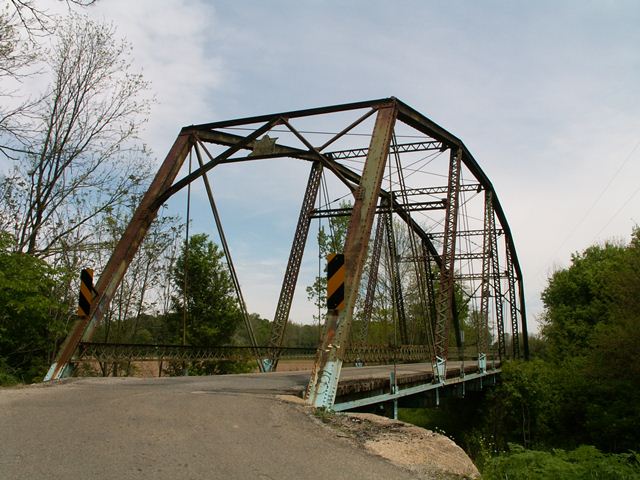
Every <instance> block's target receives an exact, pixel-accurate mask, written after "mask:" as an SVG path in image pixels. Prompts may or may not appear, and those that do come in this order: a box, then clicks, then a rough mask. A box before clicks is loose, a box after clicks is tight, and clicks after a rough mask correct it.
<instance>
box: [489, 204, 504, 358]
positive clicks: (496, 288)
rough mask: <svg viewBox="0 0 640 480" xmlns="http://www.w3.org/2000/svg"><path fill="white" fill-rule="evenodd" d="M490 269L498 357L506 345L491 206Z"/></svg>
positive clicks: (500, 279) (498, 261) (493, 218)
mask: <svg viewBox="0 0 640 480" xmlns="http://www.w3.org/2000/svg"><path fill="white" fill-rule="evenodd" d="M490 219H491V235H490V238H491V270H492V272H491V273H492V277H493V297H494V300H495V309H496V328H497V330H498V356H499V357H500V359H502V358H504V357H505V356H506V346H505V339H504V311H503V308H502V300H503V299H502V278H501V277H502V275H501V273H500V257H499V253H500V252H499V251H498V232H497V230H496V228H495V225H496V220H495V215H494V212H493V204H492V206H491V215H490Z"/></svg>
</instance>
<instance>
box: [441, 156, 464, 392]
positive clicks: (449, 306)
mask: <svg viewBox="0 0 640 480" xmlns="http://www.w3.org/2000/svg"><path fill="white" fill-rule="evenodd" d="M461 166H462V149H461V148H458V149H455V150H453V149H452V150H451V156H450V160H449V183H448V185H449V188H448V190H447V210H446V213H445V222H444V232H445V235H444V238H443V242H442V255H441V258H442V265H441V266H440V289H439V291H438V298H437V302H436V310H437V311H436V314H437V318H436V330H435V338H434V343H435V351H434V357H435V358H434V365H435V366H436V369H435V371H434V375H435V376H436V377H437V378H438V379H439V380H443V379H444V377H443V375H444V373H443V371H442V369H443V368H444V372H446V362H447V357H448V354H449V326H450V325H451V323H452V322H453V320H454V309H455V306H454V297H455V284H454V280H453V277H454V274H455V272H454V269H455V252H456V230H457V227H458V207H459V198H460V197H459V193H460V169H461Z"/></svg>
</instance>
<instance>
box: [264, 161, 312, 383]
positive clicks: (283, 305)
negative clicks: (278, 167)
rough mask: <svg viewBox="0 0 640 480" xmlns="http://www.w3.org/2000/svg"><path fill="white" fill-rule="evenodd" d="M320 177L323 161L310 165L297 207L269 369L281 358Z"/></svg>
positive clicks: (273, 329)
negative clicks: (298, 206) (297, 212)
mask: <svg viewBox="0 0 640 480" xmlns="http://www.w3.org/2000/svg"><path fill="white" fill-rule="evenodd" d="M321 178H322V163H320V162H319V161H316V162H314V163H313V165H312V166H311V172H310V173H309V180H308V181H307V188H306V190H305V193H304V197H303V200H302V206H301V207H300V215H299V216H298V225H297V226H296V231H295V234H294V236H293V243H292V245H291V252H290V253H289V261H288V263H287V269H286V271H285V274H284V279H283V280H282V287H281V289H280V298H279V299H278V306H277V307H276V313H275V315H274V317H273V323H272V325H271V336H270V338H269V347H270V348H272V349H273V350H272V351H271V353H270V356H269V360H270V362H269V364H268V365H265V367H268V368H267V370H269V371H273V370H275V369H276V366H277V365H278V360H279V358H280V351H281V350H280V347H282V341H283V339H284V334H285V330H286V328H287V322H288V321H289V312H290V311H291V302H292V301H293V294H294V293H295V289H296V283H297V281H298V274H299V272H300V263H301V262H302V257H303V255H304V246H305V244H306V242H307V237H308V235H309V225H310V223H311V211H312V210H313V205H314V202H315V199H316V197H317V195H318V189H319V187H320V180H321Z"/></svg>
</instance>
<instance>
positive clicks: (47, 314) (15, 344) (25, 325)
mask: <svg viewBox="0 0 640 480" xmlns="http://www.w3.org/2000/svg"><path fill="white" fill-rule="evenodd" d="M12 241H13V240H12V239H11V238H10V237H9V236H8V235H6V234H2V235H0V384H1V383H11V382H15V381H21V382H33V381H37V380H41V379H42V377H43V376H44V374H45V373H46V371H47V368H48V366H49V362H50V361H51V359H52V356H53V354H54V353H55V351H54V349H55V339H56V337H58V336H60V335H61V334H62V333H63V330H64V325H63V324H62V323H61V322H55V321H52V318H59V317H58V316H57V315H56V313H57V311H58V310H60V309H63V305H61V304H60V303H59V302H58V301H57V300H56V297H55V296H54V295H52V292H53V290H54V287H55V283H56V275H55V272H54V270H53V269H52V268H51V267H50V266H49V265H47V264H46V263H45V262H44V261H42V260H40V259H38V258H35V257H33V256H31V255H27V254H22V253H13V252H11V251H9V248H10V245H11V243H12Z"/></svg>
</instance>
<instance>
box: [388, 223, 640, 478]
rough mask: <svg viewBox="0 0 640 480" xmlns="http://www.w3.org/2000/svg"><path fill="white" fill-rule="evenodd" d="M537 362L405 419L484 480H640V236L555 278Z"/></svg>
mask: <svg viewBox="0 0 640 480" xmlns="http://www.w3.org/2000/svg"><path fill="white" fill-rule="evenodd" d="M542 299H543V301H544V305H545V313H544V318H543V325H542V329H541V332H540V335H539V336H537V337H534V338H532V339H531V340H532V342H531V345H532V359H531V361H529V362H524V361H511V362H507V363H505V364H504V365H503V373H502V375H501V383H500V384H499V385H498V386H497V387H496V388H493V389H491V390H488V391H487V393H486V395H484V396H481V397H478V398H477V401H464V400H462V401H460V400H457V399H450V400H448V401H446V402H444V404H443V405H442V406H441V407H440V408H438V409H410V410H403V411H402V412H401V415H402V417H401V418H402V419H404V420H406V421H409V422H412V423H416V424H418V425H421V426H425V427H427V428H437V429H440V430H442V431H444V432H445V433H446V434H447V435H449V436H451V437H452V438H454V439H455V440H456V441H457V443H458V444H459V445H461V446H462V447H463V448H464V449H465V450H466V451H467V452H468V453H469V454H470V455H471V456H472V458H473V459H474V461H475V462H476V463H477V465H478V466H479V468H480V469H481V471H482V472H483V478H487V479H546V478H549V479H552V478H553V479H559V478H562V479H591V478H592V479H609V478H610V479H614V478H615V479H624V478H629V479H631V478H640V455H639V454H638V452H639V451H640V429H639V428H638V426H639V425H640V408H639V405H640V357H639V356H638V351H639V349H640V231H639V230H638V229H635V230H634V232H633V234H632V236H631V241H630V242H629V243H628V244H623V243H605V244H604V245H594V246H592V247H589V248H588V249H586V250H585V251H584V252H582V253H578V254H575V255H573V256H572V258H571V264H570V265H569V267H568V268H566V269H562V270H558V271H557V272H555V273H554V274H553V275H552V276H551V277H550V278H549V283H548V286H547V288H546V289H545V290H544V292H543V294H542Z"/></svg>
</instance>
